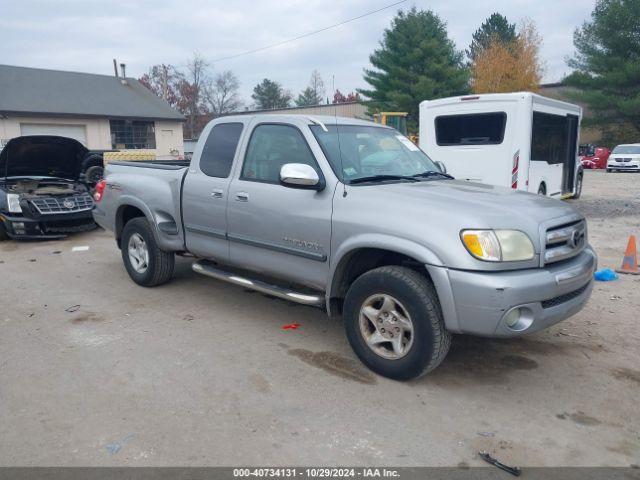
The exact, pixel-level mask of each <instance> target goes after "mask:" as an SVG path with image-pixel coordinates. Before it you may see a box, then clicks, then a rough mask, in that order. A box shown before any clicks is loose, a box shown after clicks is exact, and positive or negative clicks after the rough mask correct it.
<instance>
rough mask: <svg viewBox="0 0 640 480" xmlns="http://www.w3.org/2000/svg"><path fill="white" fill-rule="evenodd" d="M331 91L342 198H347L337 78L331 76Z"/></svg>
mask: <svg viewBox="0 0 640 480" xmlns="http://www.w3.org/2000/svg"><path fill="white" fill-rule="evenodd" d="M331 89H332V90H333V95H334V104H333V118H334V119H335V121H336V137H337V139H338V156H339V157H340V177H342V178H341V179H342V196H343V197H346V196H347V182H346V180H345V179H344V165H343V164H342V148H341V147H340V127H339V126H338V104H337V103H335V94H336V76H335V75H331Z"/></svg>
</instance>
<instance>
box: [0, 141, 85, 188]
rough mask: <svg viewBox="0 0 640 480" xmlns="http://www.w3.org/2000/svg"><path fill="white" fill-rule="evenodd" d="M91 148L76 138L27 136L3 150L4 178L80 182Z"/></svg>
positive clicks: (1, 166)
mask: <svg viewBox="0 0 640 480" xmlns="http://www.w3.org/2000/svg"><path fill="white" fill-rule="evenodd" d="M87 152H88V150H87V148H86V147H85V146H84V145H82V144H81V143H80V142H79V141H77V140H74V139H73V138H67V137H56V136H53V135H26V136H23V137H16V138H12V139H11V140H9V141H8V142H7V144H6V145H5V146H4V148H3V149H2V151H0V178H4V177H61V178H68V179H71V180H78V178H79V177H80V171H81V169H82V161H83V160H84V158H85V156H86V155H87Z"/></svg>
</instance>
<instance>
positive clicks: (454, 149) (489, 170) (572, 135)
mask: <svg viewBox="0 0 640 480" xmlns="http://www.w3.org/2000/svg"><path fill="white" fill-rule="evenodd" d="M581 119H582V109H581V108H580V107H579V106H578V105H573V104H570V103H566V102H562V101H559V100H554V99H551V98H547V97H543V96H540V95H536V94H534V93H530V92H518V93H494V94H482V95H467V96H461V97H450V98H441V99H438V100H426V101H424V102H421V103H420V147H421V148H422V150H424V151H425V152H426V153H427V154H428V155H429V156H430V157H431V158H432V159H433V160H436V161H440V162H442V163H443V164H444V165H445V167H446V169H447V172H448V173H450V174H451V175H453V176H454V177H456V178H458V179H461V180H469V181H473V182H480V183H487V184H491V185H501V186H506V187H511V188H513V189H517V190H524V191H527V192H533V193H539V194H541V195H547V196H551V197H554V198H570V197H573V198H578V197H579V196H580V193H581V191H582V178H583V172H582V166H581V164H580V162H579V161H578V142H579V138H578V137H579V130H580V121H581Z"/></svg>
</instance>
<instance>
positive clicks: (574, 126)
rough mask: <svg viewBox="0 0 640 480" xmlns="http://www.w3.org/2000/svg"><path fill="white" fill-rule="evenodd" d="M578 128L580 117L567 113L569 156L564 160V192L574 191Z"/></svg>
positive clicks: (564, 193) (565, 193) (566, 193)
mask: <svg viewBox="0 0 640 480" xmlns="http://www.w3.org/2000/svg"><path fill="white" fill-rule="evenodd" d="M578 128H579V118H578V117H577V116H576V115H567V141H568V145H567V157H566V158H565V160H564V170H563V172H562V194H563V195H568V194H571V193H573V189H574V187H575V185H574V183H575V178H576V175H575V173H576V163H577V151H576V149H577V148H578Z"/></svg>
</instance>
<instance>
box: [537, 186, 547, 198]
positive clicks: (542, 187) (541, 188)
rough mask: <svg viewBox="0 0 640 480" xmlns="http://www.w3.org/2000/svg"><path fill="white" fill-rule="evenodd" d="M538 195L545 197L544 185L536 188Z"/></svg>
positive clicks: (545, 188)
mask: <svg viewBox="0 0 640 480" xmlns="http://www.w3.org/2000/svg"><path fill="white" fill-rule="evenodd" d="M538 195H544V196H545V197H546V196H547V187H546V185H545V184H544V183H541V184H540V186H539V187H538Z"/></svg>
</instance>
